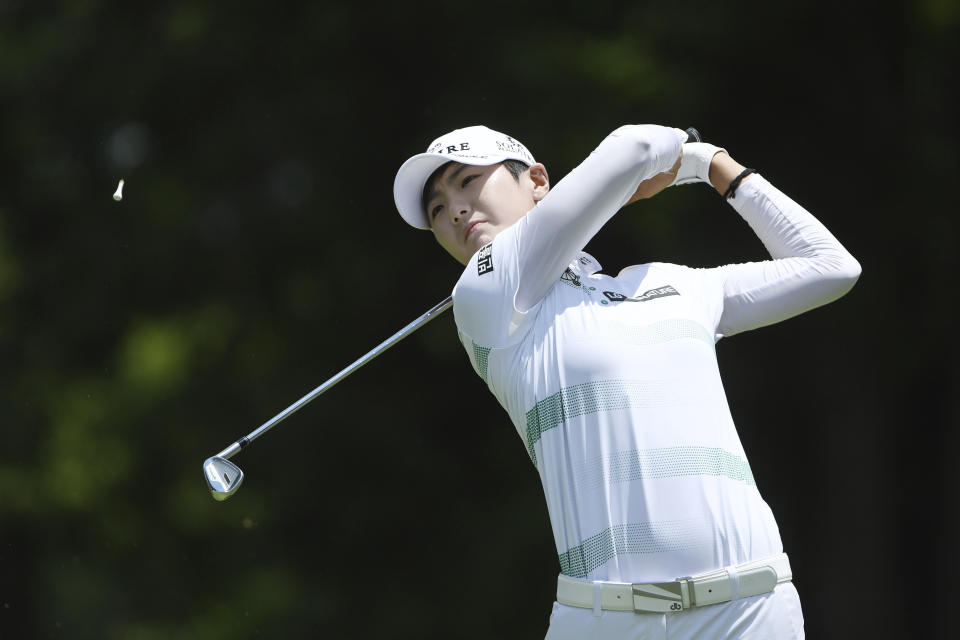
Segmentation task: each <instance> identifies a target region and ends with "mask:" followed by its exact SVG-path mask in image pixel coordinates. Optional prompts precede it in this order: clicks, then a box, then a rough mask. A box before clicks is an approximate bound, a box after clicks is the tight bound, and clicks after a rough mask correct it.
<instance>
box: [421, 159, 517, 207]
mask: <svg viewBox="0 0 960 640" xmlns="http://www.w3.org/2000/svg"><path fill="white" fill-rule="evenodd" d="M452 162H453V160H451V161H450V162H444V163H443V164H442V165H440V166H439V167H437V168H436V169H435V170H434V172H433V173H431V174H430V177H429V178H427V181H426V182H425V183H424V185H423V193H422V194H420V206H421V207H423V208H424V209H426V208H427V206H426V205H427V196H428V195H429V193H430V189H431V188H433V183H434V182H436V181H437V179H438V178H440V176H442V175H443V172H444V171H446V170H447V167H449V166H450V164H451V163H452ZM500 164H502V165H503V166H504V167H505V168H506V169H507V171H509V172H510V175H512V176H513V179H514V180H516V181H517V182H518V183H519V182H520V174H521V173H523V172H524V171H526V170H527V169H529V168H530V166H529V165H528V164H527V163H525V162H522V161H520V160H512V159H511V160H504V161H503V162H501V163H500ZM428 219H429V217H428Z"/></svg>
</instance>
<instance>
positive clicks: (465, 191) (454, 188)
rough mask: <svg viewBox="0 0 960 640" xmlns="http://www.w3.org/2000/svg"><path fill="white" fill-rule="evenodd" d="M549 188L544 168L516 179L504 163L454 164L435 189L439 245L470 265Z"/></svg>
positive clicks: (431, 208)
mask: <svg viewBox="0 0 960 640" xmlns="http://www.w3.org/2000/svg"><path fill="white" fill-rule="evenodd" d="M549 188H550V187H549V182H548V179H547V171H546V168H545V167H544V166H543V165H542V164H539V163H538V164H534V165H531V166H530V167H529V168H528V169H527V170H526V171H524V172H523V173H521V174H520V176H519V180H517V179H515V178H514V177H513V175H512V174H511V173H510V171H508V170H507V169H506V167H504V166H503V165H502V164H494V165H489V166H475V165H468V164H459V163H456V162H451V163H450V164H449V166H447V167H446V169H445V170H444V171H443V172H442V173H441V174H440V176H439V177H437V178H435V179H434V180H433V184H432V185H431V186H430V191H429V192H428V194H427V196H426V199H425V206H426V212H427V219H428V220H429V221H430V228H431V229H432V230H433V235H434V236H435V237H436V238H437V242H439V243H440V246H442V247H443V248H444V249H446V250H447V253H449V254H450V255H452V256H453V257H454V258H455V259H456V260H457V261H458V262H460V263H461V264H467V262H469V261H470V258H471V257H472V256H473V254H474V253H476V252H477V251H479V250H480V248H481V247H483V246H484V245H486V244H488V243H489V242H491V241H492V240H493V239H494V238H495V237H496V236H497V234H498V233H500V232H501V231H503V230H504V229H506V228H507V227H509V226H511V225H512V224H514V223H515V222H516V221H517V220H519V219H520V218H522V217H523V216H524V215H526V213H527V212H528V211H530V209H532V208H533V207H534V205H536V203H537V202H538V201H540V200H541V199H542V198H543V196H545V195H546V193H547V190H548V189H549Z"/></svg>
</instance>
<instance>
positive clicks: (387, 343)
mask: <svg viewBox="0 0 960 640" xmlns="http://www.w3.org/2000/svg"><path fill="white" fill-rule="evenodd" d="M451 305H453V298H447V299H446V300H444V301H443V302H441V303H440V304H438V305H436V306H434V307H433V308H432V309H430V310H429V311H427V312H426V313H424V314H423V315H422V316H420V317H419V318H417V319H416V320H414V321H413V322H411V323H410V324H408V325H407V326H405V327H404V328H403V329H400V331H397V332H396V333H395V334H393V335H392V336H390V337H389V338H387V339H386V340H384V341H383V342H381V343H380V344H379V345H377V346H376V347H374V348H373V349H371V350H370V351H369V352H367V354H366V355H364V356H362V357H361V358H359V359H357V360H356V361H355V362H354V363H353V364H351V365H350V366H348V367H347V368H346V369H344V370H343V371H341V372H340V373H338V374H337V375H335V376H333V377H332V378H330V379H329V380H327V381H326V382H324V383H323V384H321V385H320V386H319V387H317V388H316V389H314V390H313V391H311V392H310V393H308V394H307V395H305V396H303V397H302V398H300V399H299V400H297V401H296V402H294V403H293V404H292V405H290V406H289V407H287V408H286V409H284V410H283V411H281V412H280V413H278V414H277V415H275V416H273V417H272V418H270V420H268V421H267V422H265V423H263V424H262V425H260V426H259V427H257V428H256V429H255V430H253V431H251V432H250V433H249V434H247V435H246V436H244V437H243V438H240V439H239V440H237V441H236V442H234V443H233V444H231V445H230V446H229V447H227V448H226V449H224V450H223V451H221V452H220V453H218V454H217V456H218V457H221V458H224V459H229V458H231V457H232V456H234V455H236V454H237V453H238V452H239V451H240V449H242V448H243V447H245V446H247V445H248V444H250V443H251V442H253V441H254V440H256V439H257V438H259V437H260V436H262V435H263V434H264V433H266V432H267V431H269V430H270V429H272V428H273V427H275V426H277V425H278V424H280V423H281V422H283V421H284V420H286V419H287V418H289V417H290V416H292V415H293V414H294V413H296V412H297V411H299V410H300V409H302V408H303V407H304V406H305V405H307V404H308V403H309V402H310V401H311V400H313V399H314V398H316V397H317V396H319V395H320V394H322V393H323V392H324V391H326V390H328V389H329V388H330V387H332V386H334V385H335V384H337V383H338V382H340V381H341V380H343V379H344V378H346V377H347V376H349V375H350V374H351V373H353V372H354V371H356V370H357V369H359V368H360V367H362V366H363V365H365V364H367V363H368V362H370V361H371V360H373V359H374V358H376V357H377V356H379V355H380V354H381V353H383V352H384V351H386V350H387V349H389V348H390V347H392V346H393V345H395V344H397V343H398V342H400V341H401V340H403V339H404V338H406V337H407V336H409V335H410V334H411V333H413V332H415V331H416V330H417V329H419V328H420V327H422V326H423V325H425V324H427V323H428V322H430V321H431V320H433V319H434V318H436V317H437V316H438V315H440V314H441V313H443V312H444V311H446V310H447V309H449V308H450V307H451Z"/></svg>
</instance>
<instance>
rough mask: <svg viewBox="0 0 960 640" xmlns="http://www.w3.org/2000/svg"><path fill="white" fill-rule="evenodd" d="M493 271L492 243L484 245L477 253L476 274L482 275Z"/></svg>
mask: <svg viewBox="0 0 960 640" xmlns="http://www.w3.org/2000/svg"><path fill="white" fill-rule="evenodd" d="M491 271H493V243H492V242H491V243H490V244H488V245H486V246H485V247H483V248H482V249H480V252H479V253H478V254H477V275H478V276H484V275H487V274H488V273H490V272H491Z"/></svg>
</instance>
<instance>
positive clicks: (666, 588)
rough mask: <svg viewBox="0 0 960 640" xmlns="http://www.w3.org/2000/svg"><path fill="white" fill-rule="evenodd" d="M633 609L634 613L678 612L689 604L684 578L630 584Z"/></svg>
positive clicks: (687, 588)
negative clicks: (672, 580)
mask: <svg viewBox="0 0 960 640" xmlns="http://www.w3.org/2000/svg"><path fill="white" fill-rule="evenodd" d="M630 586H631V588H632V590H633V610H634V612H636V613H678V612H680V611H683V610H684V609H687V608H689V606H690V596H689V587H688V584H687V579H686V578H681V579H680V580H677V581H675V582H654V583H641V584H632V585H630Z"/></svg>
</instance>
